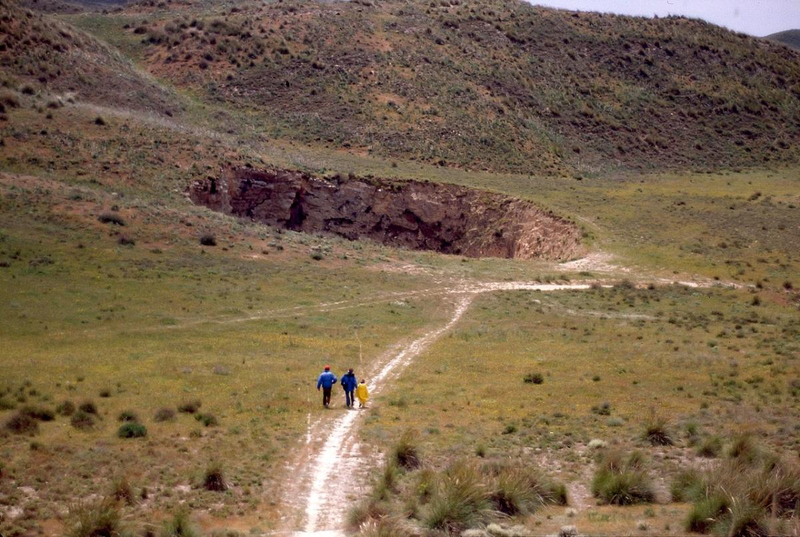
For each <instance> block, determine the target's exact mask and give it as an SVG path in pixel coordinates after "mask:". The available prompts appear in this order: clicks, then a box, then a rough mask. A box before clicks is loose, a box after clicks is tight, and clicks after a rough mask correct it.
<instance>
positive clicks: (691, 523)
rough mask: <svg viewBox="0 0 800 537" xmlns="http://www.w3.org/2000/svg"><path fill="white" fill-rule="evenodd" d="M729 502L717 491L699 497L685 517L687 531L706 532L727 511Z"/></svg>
mask: <svg viewBox="0 0 800 537" xmlns="http://www.w3.org/2000/svg"><path fill="white" fill-rule="evenodd" d="M729 503H730V502H729V501H728V498H727V497H725V496H724V495H722V494H719V493H717V494H714V495H712V496H709V497H706V498H702V499H700V500H699V501H697V502H696V503H695V504H694V506H692V510H691V511H689V515H688V517H687V518H686V529H687V531H691V532H694V533H708V532H709V531H711V528H712V527H713V526H714V524H716V523H717V522H718V520H719V518H720V517H721V516H722V515H723V514H724V513H725V512H726V511H727V509H728V506H729Z"/></svg>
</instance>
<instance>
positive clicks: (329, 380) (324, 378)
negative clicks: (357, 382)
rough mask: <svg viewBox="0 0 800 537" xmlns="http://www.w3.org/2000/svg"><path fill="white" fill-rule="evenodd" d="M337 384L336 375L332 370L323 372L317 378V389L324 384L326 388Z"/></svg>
mask: <svg viewBox="0 0 800 537" xmlns="http://www.w3.org/2000/svg"><path fill="white" fill-rule="evenodd" d="M334 384H336V375H334V374H333V373H331V372H330V371H325V372H324V373H322V374H321V375H320V376H319V378H318V379H317V389H318V390H319V387H320V386H322V387H323V388H325V389H326V390H327V389H328V388H330V387H331V386H333V385H334Z"/></svg>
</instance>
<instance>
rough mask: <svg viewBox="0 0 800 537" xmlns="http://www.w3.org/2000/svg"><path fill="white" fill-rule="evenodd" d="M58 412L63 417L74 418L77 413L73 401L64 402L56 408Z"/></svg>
mask: <svg viewBox="0 0 800 537" xmlns="http://www.w3.org/2000/svg"><path fill="white" fill-rule="evenodd" d="M56 412H57V413H58V414H60V415H62V416H72V415H73V414H74V413H75V403H73V402H72V401H62V402H61V403H59V405H58V406H57V407H56Z"/></svg>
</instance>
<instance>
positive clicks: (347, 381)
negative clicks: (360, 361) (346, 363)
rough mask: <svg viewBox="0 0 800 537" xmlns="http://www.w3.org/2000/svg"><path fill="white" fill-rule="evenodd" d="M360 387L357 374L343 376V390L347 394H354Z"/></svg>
mask: <svg viewBox="0 0 800 537" xmlns="http://www.w3.org/2000/svg"><path fill="white" fill-rule="evenodd" d="M356 386H358V381H357V380H356V375H355V373H345V374H344V375H342V388H344V391H346V392H352V391H353V390H355V389H356Z"/></svg>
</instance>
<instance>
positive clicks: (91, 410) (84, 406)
mask: <svg viewBox="0 0 800 537" xmlns="http://www.w3.org/2000/svg"><path fill="white" fill-rule="evenodd" d="M78 410H80V411H81V412H86V413H87V414H95V415H96V414H97V405H95V404H94V401H91V400H87V401H84V402H83V403H81V404H80V405H79V406H78Z"/></svg>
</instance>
